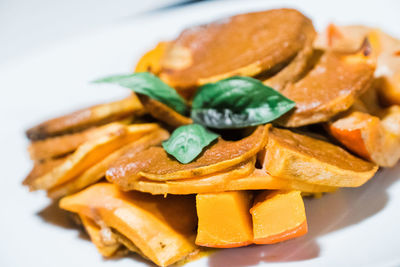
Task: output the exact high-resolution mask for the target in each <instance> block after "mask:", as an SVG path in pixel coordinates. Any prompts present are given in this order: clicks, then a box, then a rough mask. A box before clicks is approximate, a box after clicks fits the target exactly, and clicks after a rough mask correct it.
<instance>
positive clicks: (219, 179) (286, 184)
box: [118, 161, 336, 195]
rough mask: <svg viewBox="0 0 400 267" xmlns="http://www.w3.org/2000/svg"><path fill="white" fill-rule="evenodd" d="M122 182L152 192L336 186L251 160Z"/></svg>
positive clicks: (323, 189) (328, 189) (324, 189)
mask: <svg viewBox="0 0 400 267" xmlns="http://www.w3.org/2000/svg"><path fill="white" fill-rule="evenodd" d="M118 186H121V185H118ZM125 186H126V187H122V188H123V190H137V191H141V192H147V193H151V194H154V195H166V194H175V195H186V194H201V193H218V192H225V191H236V190H260V189H271V190H275V189H287V190H289V189H293V190H301V191H304V192H314V193H321V192H333V191H335V190H336V188H335V187H330V186H321V185H314V184H307V183H303V182H299V181H296V180H285V179H279V178H275V177H272V176H271V175H269V174H268V173H266V172H265V171H263V170H259V169H254V162H253V161H249V162H243V163H241V164H240V165H238V166H235V167H234V168H233V169H231V170H227V171H225V172H221V173H215V174H211V175H208V176H204V177H199V178H193V179H185V180H178V181H165V182H158V181H152V180H148V179H145V178H142V179H139V180H137V181H134V182H131V183H129V185H125Z"/></svg>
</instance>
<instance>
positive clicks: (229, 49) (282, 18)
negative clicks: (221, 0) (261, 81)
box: [160, 9, 314, 88]
mask: <svg viewBox="0 0 400 267" xmlns="http://www.w3.org/2000/svg"><path fill="white" fill-rule="evenodd" d="M310 32H311V33H312V34H314V28H313V26H312V23H311V21H310V20H309V19H308V18H306V17H305V16H304V15H302V14H301V13H300V12H298V11H296V10H293V9H275V10H269V11H263V12H255V13H247V14H242V15H237V16H233V17H231V18H228V19H225V20H223V21H216V22H214V23H210V24H207V25H203V26H197V27H193V28H189V29H187V30H185V31H183V32H182V33H181V35H180V36H179V37H178V38H177V39H176V40H175V41H173V42H171V44H170V45H169V46H168V47H167V50H166V53H165V56H164V58H163V61H162V70H161V74H160V77H161V78H162V79H163V80H164V81H166V82H167V83H168V84H170V85H171V86H173V87H176V88H193V87H195V86H198V85H202V84H205V83H209V82H216V81H218V80H221V79H223V78H227V77H230V76H233V75H244V76H254V75H257V74H259V73H261V72H266V71H268V70H271V69H272V68H274V67H276V66H277V65H282V64H283V63H286V62H288V61H290V60H291V59H292V58H294V57H295V56H296V54H297V53H298V52H299V51H300V50H301V49H302V48H303V47H304V46H305V42H306V41H307V36H308V35H310ZM283 44H284V45H283Z"/></svg>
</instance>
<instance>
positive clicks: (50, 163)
mask: <svg viewBox="0 0 400 267" xmlns="http://www.w3.org/2000/svg"><path fill="white" fill-rule="evenodd" d="M67 158H68V156H66V157H62V158H57V159H48V160H43V161H35V162H34V165H33V168H32V170H31V171H30V173H29V174H28V176H27V177H26V178H25V179H24V181H23V182H22V184H23V185H30V184H32V183H33V181H35V180H36V179H37V178H39V177H41V176H43V175H45V174H46V173H48V172H50V171H51V170H52V169H54V168H55V167H57V166H59V165H61V164H62V163H64V162H65V161H66V160H67Z"/></svg>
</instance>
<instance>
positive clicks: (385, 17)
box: [0, 1, 400, 267]
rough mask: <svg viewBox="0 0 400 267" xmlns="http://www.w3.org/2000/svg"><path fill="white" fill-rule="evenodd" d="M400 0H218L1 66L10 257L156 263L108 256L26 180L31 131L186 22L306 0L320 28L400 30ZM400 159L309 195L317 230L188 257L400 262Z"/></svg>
mask: <svg viewBox="0 0 400 267" xmlns="http://www.w3.org/2000/svg"><path fill="white" fill-rule="evenodd" d="M399 3H400V2H398V1H370V2H369V1H368V3H367V1H330V2H326V1H301V2H300V1H265V2H250V1H241V2H225V1H223V2H211V3H208V2H207V3H204V4H197V5H193V6H189V7H187V8H182V9H178V10H173V11H168V12H165V13H155V14H153V15H151V16H147V17H141V18H137V19H135V20H129V21H126V22H122V23H120V24H118V25H110V26H109V27H108V28H106V29H104V30H102V31H99V32H96V33H93V34H92V35H89V36H86V37H85V38H81V39H79V40H74V41H71V42H68V43H65V44H63V45H61V46H57V47H54V48H52V49H51V50H48V51H43V52H42V53H41V54H39V55H36V56H35V57H31V58H26V59H25V60H24V61H21V62H18V63H14V64H13V65H12V66H11V65H8V66H7V67H5V66H3V68H2V69H0V92H1V94H2V96H1V97H0V109H1V110H0V114H1V115H0V116H1V120H0V121H1V127H0V133H1V134H0V137H1V147H0V149H1V153H0V157H1V158H0V166H1V170H0V171H1V176H2V177H1V178H0V205H1V207H2V208H1V211H0V212H1V215H0V266H13V267H14V266H41V267H45V266H51V267H53V266H57V267H64V266H65V267H71V266H118V267H121V266H146V264H147V263H146V262H144V261H142V260H140V259H139V258H138V257H135V256H132V257H128V258H124V259H117V260H105V259H103V258H102V257H101V256H100V255H99V254H98V253H97V251H96V249H95V247H94V246H93V245H92V244H91V243H90V242H89V241H87V238H85V237H84V235H82V234H81V233H80V232H79V231H77V230H76V229H75V227H74V226H73V225H72V224H71V223H70V222H68V221H66V220H64V213H63V212H61V211H57V209H56V208H55V207H54V206H48V205H49V203H50V202H49V200H47V199H46V198H45V196H44V194H43V192H39V193H28V190H27V189H26V188H24V187H22V186H21V185H20V182H21V181H22V179H23V177H24V175H26V173H27V172H28V171H29V169H30V166H31V163H30V162H29V160H28V155H27V153H26V151H25V150H26V145H27V141H26V140H25V139H24V136H23V130H24V129H26V128H28V127H29V126H31V125H32V124H34V123H36V122H39V121H40V120H42V119H45V118H48V117H52V116H55V115H58V114H62V113H63V112H65V111H70V110H73V109H75V108H78V107H82V106H85V105H88V104H93V103H97V102H99V101H106V100H108V99H110V98H116V97H118V96H121V95H124V94H126V92H125V90H123V89H110V88H109V87H99V86H93V85H90V84H89V83H88V82H89V81H91V80H93V79H94V78H97V77H99V76H103V75H107V74H112V73H121V72H122V73H123V72H128V71H131V70H132V68H133V66H134V63H135V62H136V60H137V59H138V58H139V56H140V55H141V54H142V53H143V52H144V51H145V50H146V49H148V48H149V47H151V46H153V45H154V44H155V43H156V42H157V41H158V40H162V39H168V38H172V37H174V36H175V35H176V34H177V33H178V32H179V31H180V30H181V29H182V28H184V27H186V26H189V25H193V24H198V23H200V22H206V21H209V20H210V19H216V18H220V17H221V16H226V15H229V14H234V13H240V12H245V11H249V10H262V9H268V8H272V7H282V6H285V7H296V8H298V9H300V10H301V11H303V12H304V13H305V14H307V15H308V16H309V17H311V18H312V19H313V21H314V24H315V25H316V27H317V28H318V29H322V28H323V27H325V26H326V24H327V23H329V22H331V21H334V22H337V23H342V24H347V23H363V24H368V25H372V26H378V27H381V28H383V29H384V30H385V31H388V32H390V33H392V34H394V35H395V36H397V37H400V28H399V25H400V19H399V14H398V12H399V10H400V4H399ZM399 171H400V166H397V167H395V168H394V169H390V170H389V169H388V170H383V171H381V172H380V173H379V175H377V176H376V177H375V178H374V179H373V180H372V181H370V182H368V183H367V184H366V185H364V186H363V187H361V188H357V189H343V190H340V191H339V192H338V193H335V194H331V195H327V196H324V197H323V198H322V199H315V200H307V201H306V206H307V207H306V209H307V217H308V223H309V233H308V234H307V235H306V236H304V237H301V238H298V239H296V240H292V241H288V242H285V243H282V244H278V245H269V246H268V245H266V246H250V247H246V248H239V249H226V250H221V251H220V252H218V253H215V254H213V255H211V256H210V257H208V258H203V259H201V260H199V261H196V262H193V263H190V264H188V265H187V266H188V267H189V266H204V265H208V266H213V267H216V266H236V267H240V266H254V265H266V266H280V267H287V266H400V231H399V221H400V211H399V207H400V183H399V179H398V178H399Z"/></svg>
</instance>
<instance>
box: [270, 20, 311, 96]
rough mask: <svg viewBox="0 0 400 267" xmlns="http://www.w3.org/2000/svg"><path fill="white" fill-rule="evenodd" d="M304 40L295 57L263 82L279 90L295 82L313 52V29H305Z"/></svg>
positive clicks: (306, 66) (307, 65)
mask: <svg viewBox="0 0 400 267" xmlns="http://www.w3.org/2000/svg"><path fill="white" fill-rule="evenodd" d="M305 32H306V35H305V36H306V41H305V43H304V47H303V49H301V50H300V51H299V52H298V53H297V55H296V56H295V58H294V59H293V60H292V61H290V63H289V64H288V65H287V66H285V67H284V68H283V69H282V70H281V71H279V72H278V73H277V74H276V75H273V76H272V77H270V78H268V79H267V80H265V81H264V84H266V85H268V86H270V87H272V88H274V89H275V90H277V91H281V90H282V89H283V88H284V87H285V86H286V85H287V84H288V83H294V82H297V81H298V80H299V79H300V78H301V76H302V75H303V74H304V72H306V70H307V69H308V68H309V64H310V61H312V60H311V59H312V56H313V52H314V48H313V42H314V37H315V31H314V29H313V28H311V27H310V28H308V29H307V30H306V31H305Z"/></svg>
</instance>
